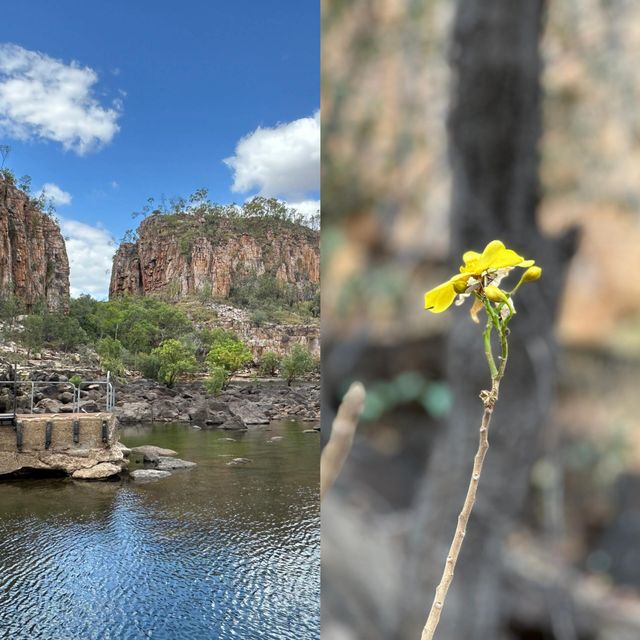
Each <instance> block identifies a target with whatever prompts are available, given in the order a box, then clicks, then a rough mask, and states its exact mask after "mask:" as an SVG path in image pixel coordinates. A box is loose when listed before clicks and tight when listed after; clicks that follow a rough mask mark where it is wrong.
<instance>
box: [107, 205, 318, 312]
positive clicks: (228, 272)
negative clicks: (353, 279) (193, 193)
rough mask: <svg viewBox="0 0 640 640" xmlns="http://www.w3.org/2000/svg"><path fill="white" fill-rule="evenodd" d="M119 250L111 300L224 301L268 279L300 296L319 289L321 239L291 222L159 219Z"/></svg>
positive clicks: (200, 216)
mask: <svg viewBox="0 0 640 640" xmlns="http://www.w3.org/2000/svg"><path fill="white" fill-rule="evenodd" d="M136 235H137V237H136V238H135V240H134V241H133V242H123V243H122V244H121V245H120V247H119V248H118V250H117V252H116V254H115V256H114V260H113V269H112V272H111V284H110V287H109V296H110V297H114V296H119V295H125V294H129V295H160V296H164V297H168V298H171V299H181V298H185V297H188V296H191V295H200V294H205V295H207V296H211V297H213V298H217V299H227V298H229V296H230V294H231V293H232V292H233V290H234V288H237V287H239V286H241V285H242V284H243V283H246V282H247V281H252V280H255V279H258V278H263V279H264V278H270V279H272V280H273V282H274V283H276V285H285V286H289V287H290V288H295V289H297V290H299V291H303V290H304V289H305V288H308V287H315V288H317V285H318V284H319V282H320V238H319V232H318V231H315V230H312V229H310V228H308V227H306V226H304V225H302V224H300V223H297V222H292V221H290V220H279V219H275V218H270V217H261V216H255V217H251V216H249V217H247V216H241V217H233V216H232V217H227V216H225V215H217V214H213V213H173V214H160V213H155V214H152V215H150V216H149V217H147V218H145V220H143V222H142V223H141V224H140V226H139V228H138V230H137V234H136Z"/></svg>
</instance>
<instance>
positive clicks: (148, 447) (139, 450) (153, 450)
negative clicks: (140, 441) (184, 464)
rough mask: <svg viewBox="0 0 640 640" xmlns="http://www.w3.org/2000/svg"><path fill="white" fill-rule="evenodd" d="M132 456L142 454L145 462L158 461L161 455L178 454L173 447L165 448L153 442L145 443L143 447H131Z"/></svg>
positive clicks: (130, 453)
mask: <svg viewBox="0 0 640 640" xmlns="http://www.w3.org/2000/svg"><path fill="white" fill-rule="evenodd" d="M129 455H130V456H142V459H143V460H144V461H145V462H158V460H159V459H160V457H161V456H162V457H167V456H175V455H178V454H177V452H176V451H174V450H173V449H163V448H162V447H156V446H154V445H152V444H145V445H143V446H141V447H132V448H131V449H129Z"/></svg>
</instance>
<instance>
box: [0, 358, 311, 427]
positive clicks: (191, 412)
mask: <svg viewBox="0 0 640 640" xmlns="http://www.w3.org/2000/svg"><path fill="white" fill-rule="evenodd" d="M74 375H76V373H75V372H74V371H72V370H64V371H53V372H48V371H32V372H31V374H30V376H29V383H30V382H35V383H36V384H35V386H34V388H33V389H32V388H31V385H30V384H22V385H20V386H19V387H18V396H17V408H18V412H19V413H29V412H30V408H31V402H32V393H33V413H37V414H42V413H55V414H65V413H72V412H73V410H74V393H73V386H72V385H71V384H70V380H72V379H73V376H74ZM5 377H6V376H5ZM115 396H116V404H115V407H114V414H115V415H116V417H117V419H118V421H119V422H120V423H121V424H134V423H139V422H190V423H192V424H193V425H194V426H197V427H200V428H201V429H212V428H222V429H247V428H250V427H252V426H255V425H260V424H268V423H269V422H271V421H272V420H281V419H283V418H295V419H297V420H301V421H306V422H315V421H318V420H319V419H320V384H319V382H300V383H296V384H294V385H292V386H291V387H288V386H287V385H286V384H285V383H284V382H283V381H281V380H277V379H259V380H251V381H249V380H243V379H238V380H235V381H234V382H233V383H232V384H231V385H230V387H229V388H228V389H226V390H224V391H222V392H221V393H219V394H218V395H216V396H211V395H209V394H207V393H206V390H205V388H204V385H203V384H202V382H200V381H192V382H184V383H178V384H176V385H175V386H174V387H173V388H168V387H166V386H165V385H162V384H159V383H158V382H155V381H153V380H147V379H144V378H131V379H128V380H126V381H123V382H117V383H116V385H115ZM12 407H13V392H12V388H11V385H5V386H2V387H0V412H2V411H3V410H4V411H11V410H12ZM77 409H78V410H79V411H80V412H81V413H94V412H97V411H104V410H105V409H106V392H105V387H104V385H99V384H85V383H82V384H81V386H80V393H79V400H78V405H77Z"/></svg>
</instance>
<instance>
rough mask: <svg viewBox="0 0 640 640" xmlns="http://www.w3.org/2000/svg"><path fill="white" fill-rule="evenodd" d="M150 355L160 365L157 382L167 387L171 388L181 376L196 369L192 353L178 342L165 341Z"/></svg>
mask: <svg viewBox="0 0 640 640" xmlns="http://www.w3.org/2000/svg"><path fill="white" fill-rule="evenodd" d="M151 355H152V356H154V357H156V358H157V359H158V362H159V364H160V366H159V369H158V380H160V381H161V382H164V383H165V384H166V385H167V386H168V387H172V386H173V385H174V383H175V381H176V380H177V379H178V378H179V377H180V376H181V375H183V374H185V373H191V372H193V371H194V370H195V368H196V357H195V355H194V354H193V351H191V349H189V348H188V347H185V346H184V345H183V344H182V343H180V342H179V341H178V340H174V339H171V340H165V341H164V342H163V343H162V344H161V345H160V346H159V347H156V348H155V349H154V350H153V351H152V352H151Z"/></svg>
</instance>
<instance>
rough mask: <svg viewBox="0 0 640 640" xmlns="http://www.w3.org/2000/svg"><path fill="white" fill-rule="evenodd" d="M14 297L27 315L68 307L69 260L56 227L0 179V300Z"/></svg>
mask: <svg viewBox="0 0 640 640" xmlns="http://www.w3.org/2000/svg"><path fill="white" fill-rule="evenodd" d="M8 296H15V298H17V299H18V300H19V301H20V302H22V303H23V304H24V305H25V306H26V308H27V310H28V311H30V310H31V309H33V307H34V306H35V305H37V304H39V303H45V304H46V306H47V308H48V309H49V310H50V311H61V310H65V309H67V307H68V305H69V260H68V259H67V251H66V248H65V244H64V239H63V237H62V234H61V233H60V228H59V227H58V225H57V223H56V222H55V221H54V220H53V219H52V218H50V217H49V216H47V215H45V214H44V213H42V211H40V209H39V208H38V207H37V205H34V204H33V202H32V201H31V200H30V199H29V196H28V195H27V194H26V193H24V192H23V191H20V190H19V189H17V188H16V187H14V186H13V185H11V184H10V183H9V182H7V181H6V180H4V179H3V178H1V177H0V299H1V298H3V297H8Z"/></svg>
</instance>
